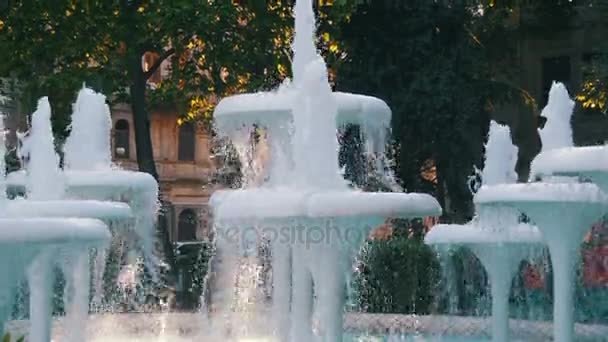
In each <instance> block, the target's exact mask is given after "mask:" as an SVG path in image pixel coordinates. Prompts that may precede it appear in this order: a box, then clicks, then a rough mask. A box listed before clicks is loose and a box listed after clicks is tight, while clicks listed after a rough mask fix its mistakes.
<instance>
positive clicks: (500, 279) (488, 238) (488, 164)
mask: <svg viewBox="0 0 608 342" xmlns="http://www.w3.org/2000/svg"><path fill="white" fill-rule="evenodd" d="M516 162H517V147H515V146H513V144H512V142H511V134H510V132H509V128H508V127H505V126H501V125H499V124H497V123H496V122H494V121H492V122H491V124H490V130H489V134H488V142H487V145H486V160H485V165H484V169H483V172H482V184H483V185H485V186H490V185H497V184H512V183H514V182H515V181H516V179H517V175H516V174H515V163H516ZM520 216H521V215H520V214H519V212H518V211H516V210H513V209H511V208H498V209H496V208H484V209H480V210H479V214H478V216H476V217H475V218H474V219H473V221H472V222H470V223H469V224H466V225H458V224H441V225H437V226H435V227H433V229H432V230H431V231H430V232H429V233H428V234H427V235H426V237H425V242H426V243H427V244H431V245H441V246H443V245H446V246H448V247H451V246H464V247H467V248H469V249H470V250H471V251H472V252H473V253H474V254H475V256H476V257H477V258H478V259H479V261H480V262H481V264H482V265H483V266H484V268H485V270H486V272H487V274H488V278H489V280H490V286H491V293H492V339H493V340H494V341H501V342H502V341H509V340H510V339H509V306H508V304H509V303H508V300H509V292H510V289H511V282H512V280H513V277H514V276H515V274H516V273H517V271H518V269H519V265H520V263H521V261H522V260H523V259H526V258H527V257H528V256H529V255H530V253H531V252H532V251H533V249H532V247H534V245H536V244H538V243H540V242H541V236H540V233H539V232H538V229H537V228H536V227H534V226H531V225H528V224H525V223H520V222H519V218H520Z"/></svg>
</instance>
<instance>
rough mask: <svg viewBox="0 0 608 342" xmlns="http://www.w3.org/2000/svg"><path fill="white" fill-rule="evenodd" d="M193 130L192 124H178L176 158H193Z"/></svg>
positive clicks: (182, 159)
mask: <svg viewBox="0 0 608 342" xmlns="http://www.w3.org/2000/svg"><path fill="white" fill-rule="evenodd" d="M194 144H195V132H194V125H193V124H192V123H190V122H186V123H184V124H181V125H180V126H179V142H178V146H177V159H178V160H181V161H193V160H194Z"/></svg>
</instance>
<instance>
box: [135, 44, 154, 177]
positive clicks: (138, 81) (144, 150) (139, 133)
mask: <svg viewBox="0 0 608 342" xmlns="http://www.w3.org/2000/svg"><path fill="white" fill-rule="evenodd" d="M129 64H130V65H129V69H130V70H129V72H130V78H131V85H130V87H129V89H130V92H131V109H132V111H133V126H134V130H135V150H136V154H137V165H138V167H139V171H141V172H147V173H149V174H151V175H152V176H153V177H154V178H155V179H156V180H158V173H157V172H156V164H154V152H153V149H152V138H151V136H150V118H149V117H148V112H147V110H146V78H145V75H144V71H143V69H142V67H141V54H139V53H136V52H135V53H132V57H131V58H130V61H129Z"/></svg>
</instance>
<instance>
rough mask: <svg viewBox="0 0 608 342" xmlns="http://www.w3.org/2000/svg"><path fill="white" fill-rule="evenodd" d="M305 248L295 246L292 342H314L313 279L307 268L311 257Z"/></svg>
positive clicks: (292, 289)
mask: <svg viewBox="0 0 608 342" xmlns="http://www.w3.org/2000/svg"><path fill="white" fill-rule="evenodd" d="M305 248H306V247H305V246H303V245H295V246H293V259H292V264H293V265H294V267H293V269H292V271H291V272H292V273H291V277H292V285H291V296H292V297H291V329H290V333H291V336H290V337H291V339H290V341H292V342H310V341H314V339H313V331H312V315H313V279H312V274H311V272H310V270H309V268H308V267H307V266H308V265H307V264H308V262H309V256H308V253H307V251H306V250H305ZM328 262H329V261H328Z"/></svg>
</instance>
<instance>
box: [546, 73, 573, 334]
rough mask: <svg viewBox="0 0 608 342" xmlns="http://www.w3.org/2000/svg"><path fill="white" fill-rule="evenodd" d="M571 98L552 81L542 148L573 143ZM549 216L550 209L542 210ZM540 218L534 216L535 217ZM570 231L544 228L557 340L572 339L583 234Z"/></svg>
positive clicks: (548, 223)
mask: <svg viewBox="0 0 608 342" xmlns="http://www.w3.org/2000/svg"><path fill="white" fill-rule="evenodd" d="M573 109H574V101H572V99H570V95H569V94H568V90H567V89H566V87H565V86H564V84H562V83H557V82H553V84H552V86H551V89H550V91H549V99H548V102H547V105H546V106H545V108H543V111H542V113H541V115H542V116H544V117H545V118H547V122H546V123H545V126H544V128H543V129H541V130H539V135H540V138H541V141H542V151H543V152H545V151H548V150H551V149H556V148H562V147H572V146H574V142H573V138H572V126H571V122H570V121H571V118H572V111H573ZM543 215H546V216H549V215H550V214H549V213H543ZM538 219H540V218H537V220H538ZM547 219H548V220H549V221H550V222H546V223H544V222H537V224H539V228H540V226H541V225H542V226H550V225H558V224H560V225H563V224H564V223H563V222H555V221H552V220H551V219H549V218H547ZM543 220H545V218H543ZM570 228H571V229H569V230H570V232H569V233H570V234H572V235H574V236H568V237H566V236H561V237H556V236H552V235H553V234H549V236H547V231H545V230H543V231H542V233H543V235H544V238H545V240H547V242H548V246H549V253H550V254H551V264H552V265H553V293H554V294H553V298H554V300H555V303H554V304H553V324H554V326H555V327H556V329H555V330H554V332H555V336H554V338H555V340H556V341H568V342H569V341H574V314H573V305H574V300H573V299H574V298H573V296H574V282H575V277H574V272H575V267H576V263H577V261H578V260H579V258H578V255H579V254H578V251H579V246H580V243H581V242H582V236H577V235H579V234H576V231H578V230H579V229H578V228H579V227H576V226H574V225H573V226H572V227H570Z"/></svg>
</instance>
